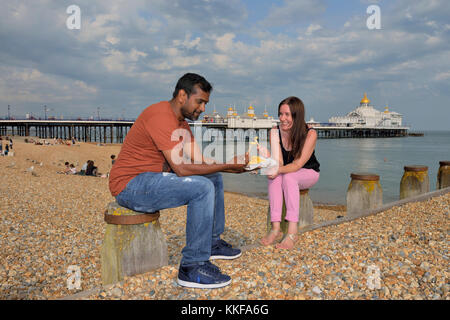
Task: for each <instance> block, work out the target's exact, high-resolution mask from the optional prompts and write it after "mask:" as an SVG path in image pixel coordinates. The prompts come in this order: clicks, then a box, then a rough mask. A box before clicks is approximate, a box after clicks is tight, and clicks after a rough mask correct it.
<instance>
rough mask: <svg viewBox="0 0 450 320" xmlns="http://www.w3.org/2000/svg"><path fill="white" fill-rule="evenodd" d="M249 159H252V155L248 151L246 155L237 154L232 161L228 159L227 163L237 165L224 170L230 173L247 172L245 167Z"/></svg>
mask: <svg viewBox="0 0 450 320" xmlns="http://www.w3.org/2000/svg"><path fill="white" fill-rule="evenodd" d="M249 161H250V156H249V154H248V152H247V153H245V155H238V156H235V157H234V158H233V159H231V160H230V161H227V164H235V165H236V166H235V167H234V168H230V169H226V170H224V171H223V172H228V173H242V172H245V171H246V170H245V167H246V166H247V165H248V163H249Z"/></svg>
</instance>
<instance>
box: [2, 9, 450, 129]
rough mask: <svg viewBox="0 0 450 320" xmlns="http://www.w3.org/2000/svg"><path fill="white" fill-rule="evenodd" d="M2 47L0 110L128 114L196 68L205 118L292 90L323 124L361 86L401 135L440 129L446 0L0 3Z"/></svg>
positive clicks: (445, 106) (444, 118)
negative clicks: (406, 130) (400, 125)
mask: <svg viewBox="0 0 450 320" xmlns="http://www.w3.org/2000/svg"><path fill="white" fill-rule="evenodd" d="M71 5H76V6H78V7H79V9H80V20H79V21H80V25H79V27H80V28H79V29H73V28H68V26H67V22H68V20H69V22H71V23H72V24H73V22H74V21H75V20H73V18H74V16H73V13H74V12H73V11H70V12H69V13H68V12H67V8H68V7H69V6H71ZM371 5H377V6H378V8H379V13H380V15H379V18H380V19H379V22H380V25H379V26H380V28H379V29H376V28H375V29H374V28H372V27H371V28H369V27H368V24H367V22H368V20H369V22H373V21H375V20H374V18H376V17H375V16H374V12H373V11H370V12H369V13H368V12H367V9H368V7H369V6H371ZM69 25H71V24H69ZM0 44H1V45H0V118H4V117H6V116H7V115H8V105H9V106H10V115H11V116H14V117H17V118H20V117H24V116H25V114H27V113H29V114H32V115H33V116H35V117H42V118H44V114H45V113H46V114H47V116H56V117H57V118H60V117H61V116H63V117H64V119H67V118H77V117H82V118H88V117H95V118H96V117H97V115H100V117H101V118H111V119H117V118H125V119H135V118H136V117H137V116H138V115H139V114H140V112H141V111H142V110H143V109H145V108H146V107H147V106H149V105H151V104H153V103H156V102H159V101H162V100H169V99H170V98H171V96H172V92H173V90H174V87H175V84H176V82H177V80H178V79H179V78H180V77H181V76H182V75H183V74H185V73H187V72H195V73H199V74H201V75H203V76H204V77H205V78H206V79H207V80H208V81H209V82H211V83H212V85H213V87H214V89H213V92H212V94H211V96H210V102H209V104H208V106H207V110H206V112H205V114H208V113H212V111H213V110H214V108H215V109H216V110H217V111H218V112H219V113H222V114H223V115H225V114H226V111H227V109H228V108H229V107H230V106H235V107H236V109H237V111H238V113H243V112H244V110H246V109H247V107H248V106H250V105H252V106H253V107H254V108H255V111H256V114H262V113H263V111H264V109H265V108H266V109H267V111H268V112H269V114H270V115H272V116H274V117H276V116H277V107H278V104H279V102H280V101H282V100H283V99H284V98H286V97H288V96H297V97H299V98H301V99H302V100H303V102H304V104H305V108H306V118H307V119H306V120H309V119H310V118H311V117H313V118H314V120H316V121H320V122H327V121H328V119H329V118H330V117H332V116H344V115H346V114H347V113H349V112H350V111H352V110H354V109H355V108H356V107H357V106H359V102H360V101H361V99H362V97H363V95H364V92H366V93H367V96H368V98H369V99H370V100H371V104H372V105H373V106H374V107H375V108H376V109H378V110H380V111H383V110H384V107H385V106H386V105H388V106H389V109H390V110H391V111H395V112H399V113H401V114H402V115H403V122H404V123H405V124H406V125H409V126H410V127H411V129H412V130H450V124H449V119H450V1H448V0H424V1H422V0H389V1H388V0H386V1H383V0H379V1H375V0H374V1H369V0H346V1H341V0H278V1H267V0H226V1H225V0H222V1H219V0H170V1H167V0H147V1H144V0H126V1H121V0H118V1H106V0H80V1H75V0H70V1H65V0H57V1H56V0H55V1H50V0H33V1H14V0H9V1H6V0H3V1H2V10H1V11H0Z"/></svg>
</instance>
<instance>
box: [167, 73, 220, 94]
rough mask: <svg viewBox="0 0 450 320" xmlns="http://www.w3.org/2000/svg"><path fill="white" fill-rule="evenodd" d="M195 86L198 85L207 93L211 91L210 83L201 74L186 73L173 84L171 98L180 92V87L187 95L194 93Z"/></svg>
mask: <svg viewBox="0 0 450 320" xmlns="http://www.w3.org/2000/svg"><path fill="white" fill-rule="evenodd" d="M195 86H198V87H199V88H200V89H202V90H203V91H204V92H207V93H210V92H211V91H212V85H211V84H210V83H209V82H208V81H206V79H205V78H203V77H202V76H201V75H198V74H195V73H186V74H185V75H184V76H182V77H181V78H180V79H179V80H178V82H177V85H176V86H175V91H174V92H173V98H175V97H176V96H177V95H178V92H180V90H181V89H183V90H184V91H185V92H186V94H187V95H188V97H189V96H190V95H191V94H192V93H196V91H195V90H196V88H195Z"/></svg>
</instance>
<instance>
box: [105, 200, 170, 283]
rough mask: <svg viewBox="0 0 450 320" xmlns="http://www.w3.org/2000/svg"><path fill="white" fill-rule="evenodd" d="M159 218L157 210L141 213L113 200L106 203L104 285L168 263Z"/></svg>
mask: <svg viewBox="0 0 450 320" xmlns="http://www.w3.org/2000/svg"><path fill="white" fill-rule="evenodd" d="M158 218H159V211H157V212H152V213H144V214H143V213H140V212H135V211H133V210H130V209H127V208H124V207H121V206H119V205H118V204H117V203H116V202H111V203H110V204H109V205H108V209H107V210H106V212H105V221H106V222H107V225H106V230H105V236H104V238H103V245H102V249H101V265H102V267H101V268H102V283H103V285H107V284H113V283H116V282H120V281H122V280H123V278H124V276H131V275H135V274H141V273H145V272H148V271H150V270H153V269H157V268H160V267H162V266H165V265H167V264H168V261H169V258H168V253H167V243H166V240H165V238H164V234H163V232H162V230H161V226H160V224H159V220H158Z"/></svg>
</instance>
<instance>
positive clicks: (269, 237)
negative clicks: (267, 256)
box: [260, 229, 283, 246]
mask: <svg viewBox="0 0 450 320" xmlns="http://www.w3.org/2000/svg"><path fill="white" fill-rule="evenodd" d="M281 238H283V232H281V231H280V230H274V229H272V230H270V232H269V233H268V234H266V235H265V237H264V238H262V239H261V240H260V243H261V244H262V245H264V246H269V245H271V244H272V243H274V242H275V241H280V240H281Z"/></svg>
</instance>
